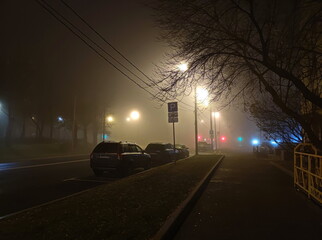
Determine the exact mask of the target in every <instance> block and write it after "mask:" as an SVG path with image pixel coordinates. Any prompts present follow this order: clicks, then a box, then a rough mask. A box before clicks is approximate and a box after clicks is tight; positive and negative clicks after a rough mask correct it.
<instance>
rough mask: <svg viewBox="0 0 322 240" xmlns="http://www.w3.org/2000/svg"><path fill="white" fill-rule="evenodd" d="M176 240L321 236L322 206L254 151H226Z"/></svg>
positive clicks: (309, 237) (320, 237)
mask: <svg viewBox="0 0 322 240" xmlns="http://www.w3.org/2000/svg"><path fill="white" fill-rule="evenodd" d="M174 239H176V240H179V239H184V240H189V239H196V240H203V239H220V240H222V239H248V240H249V239H274V240H276V239H283V240H285V239H310V240H311V239H319V240H320V239H322V209H321V208H320V207H318V206H317V205H315V204H314V203H313V202H312V201H310V200H308V199H307V198H306V196H305V195H304V194H302V193H301V192H298V191H296V190H295V189H294V187H293V179H292V178H291V177H290V176H289V175H287V174H285V173H284V172H282V171H281V170H279V169H277V168H276V167H274V166H273V165H272V164H270V163H269V161H263V160H261V159H256V158H255V157H254V155H252V154H227V155H226V158H225V160H224V161H223V163H222V164H221V166H220V167H219V168H218V169H217V171H216V173H215V174H214V176H213V177H212V179H211V180H210V182H209V185H208V186H207V188H206V190H205V192H204V193H203V194H202V196H201V197H200V199H199V200H198V201H197V203H196V205H195V207H194V208H193V210H192V212H191V213H190V215H189V216H188V218H187V219H186V220H185V222H184V223H183V225H182V226H181V228H180V229H179V231H178V233H177V234H176V236H175V238H174Z"/></svg>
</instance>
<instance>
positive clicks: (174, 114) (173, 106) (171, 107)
mask: <svg viewBox="0 0 322 240" xmlns="http://www.w3.org/2000/svg"><path fill="white" fill-rule="evenodd" d="M168 122H169V123H175V122H179V118H178V103H177V102H170V103H168Z"/></svg>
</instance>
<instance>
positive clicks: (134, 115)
mask: <svg viewBox="0 0 322 240" xmlns="http://www.w3.org/2000/svg"><path fill="white" fill-rule="evenodd" d="M130 117H131V119H132V120H138V119H139V118H140V113H139V112H138V111H132V112H131V114H130Z"/></svg>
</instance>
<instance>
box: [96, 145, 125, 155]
mask: <svg viewBox="0 0 322 240" xmlns="http://www.w3.org/2000/svg"><path fill="white" fill-rule="evenodd" d="M118 146H119V144H118V143H100V144H98V145H97V146H96V147H95V148H94V150H93V152H94V153H117V152H118Z"/></svg>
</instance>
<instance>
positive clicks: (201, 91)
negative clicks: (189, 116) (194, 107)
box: [196, 87, 209, 107]
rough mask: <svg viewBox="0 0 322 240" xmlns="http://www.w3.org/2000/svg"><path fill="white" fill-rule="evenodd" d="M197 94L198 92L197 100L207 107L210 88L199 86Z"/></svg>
mask: <svg viewBox="0 0 322 240" xmlns="http://www.w3.org/2000/svg"><path fill="white" fill-rule="evenodd" d="M196 94H197V101H198V102H199V103H201V104H203V105H205V106H206V107H207V106H208V104H209V102H208V90H207V89H205V88H202V87H197V90H196Z"/></svg>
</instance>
